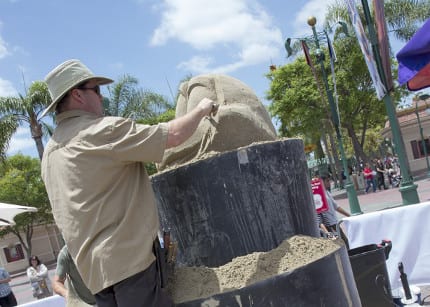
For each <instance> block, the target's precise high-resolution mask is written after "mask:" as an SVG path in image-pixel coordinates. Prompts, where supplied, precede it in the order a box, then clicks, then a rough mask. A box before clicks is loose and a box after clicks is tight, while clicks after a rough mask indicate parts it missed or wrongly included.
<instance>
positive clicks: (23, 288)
mask: <svg viewBox="0 0 430 307" xmlns="http://www.w3.org/2000/svg"><path fill="white" fill-rule="evenodd" d="M415 184H417V186H418V187H417V192H418V196H419V198H420V201H421V202H424V201H428V200H430V180H428V179H426V178H424V179H420V180H416V181H415ZM333 195H334V196H335V198H336V200H337V202H338V204H339V205H340V206H342V207H343V208H345V209H346V210H348V211H349V203H348V198H347V195H346V192H345V191H344V190H341V191H333ZM357 195H358V200H359V203H360V207H361V210H362V211H363V212H364V213H366V212H372V211H377V210H382V209H385V208H390V207H395V206H399V205H402V196H401V194H400V192H399V189H398V188H394V189H388V190H382V191H377V192H376V193H373V192H370V193H369V194H364V191H362V190H361V191H357ZM49 274H50V276H51V277H52V276H53V274H54V268H53V267H51V268H50V271H49ZM11 285H12V288H13V291H14V293H15V295H16V297H17V300H18V303H19V304H24V303H28V302H31V301H34V300H35V299H34V298H33V296H32V294H31V289H30V284H29V282H28V279H27V276H26V275H22V274H21V275H16V276H14V277H13V278H12V282H11ZM420 288H421V291H422V297H423V298H424V297H426V296H428V295H430V285H429V286H425V287H420ZM425 302H426V303H425V304H424V305H425V306H430V298H427V299H426V300H425Z"/></svg>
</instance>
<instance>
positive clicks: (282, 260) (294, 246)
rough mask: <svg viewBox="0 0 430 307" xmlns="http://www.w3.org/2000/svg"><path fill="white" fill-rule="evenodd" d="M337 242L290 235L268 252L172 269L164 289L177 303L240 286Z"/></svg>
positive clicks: (327, 251) (287, 268)
mask: <svg viewBox="0 0 430 307" xmlns="http://www.w3.org/2000/svg"><path fill="white" fill-rule="evenodd" d="M340 242H341V241H340V240H336V241H333V240H328V239H323V238H312V237H308V236H294V237H291V238H289V239H288V240H285V241H284V242H282V243H281V245H279V246H278V247H277V248H275V249H273V250H271V251H269V252H256V253H252V254H249V255H245V256H242V257H237V258H234V259H233V260H232V261H231V262H229V263H227V264H225V265H223V266H221V267H217V268H208V267H181V268H176V270H175V274H174V276H173V277H172V280H171V281H170V284H169V289H168V291H169V293H170V295H171V296H172V298H173V301H174V302H175V303H176V304H178V303H182V302H187V301H192V300H196V299H200V298H206V297H210V296H212V295H215V294H219V293H223V292H227V291H231V290H235V289H240V288H243V287H245V286H249V285H251V284H253V283H255V282H258V281H262V280H264V279H267V278H270V277H272V276H275V275H278V274H281V273H285V272H288V271H292V270H294V269H296V268H298V267H301V266H304V265H306V264H308V263H311V262H314V261H316V260H317V259H320V258H323V257H324V256H327V255H329V254H331V253H332V252H334V251H335V250H337V249H339V248H340V244H342V243H340ZM220 248H222V247H220Z"/></svg>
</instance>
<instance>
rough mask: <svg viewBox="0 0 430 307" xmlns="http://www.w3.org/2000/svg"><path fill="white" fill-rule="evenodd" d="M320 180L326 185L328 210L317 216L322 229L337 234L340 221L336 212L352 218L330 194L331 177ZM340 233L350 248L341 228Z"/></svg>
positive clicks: (326, 176)
mask: <svg viewBox="0 0 430 307" xmlns="http://www.w3.org/2000/svg"><path fill="white" fill-rule="evenodd" d="M320 178H321V180H322V181H323V183H324V187H325V191H326V193H325V195H326V199H327V205H328V210H327V211H324V212H321V213H318V214H317V219H318V223H319V225H320V228H321V229H327V230H328V231H329V232H332V233H337V231H338V227H337V223H338V219H337V215H336V212H339V213H341V214H343V215H345V216H350V214H349V213H348V212H347V211H345V210H344V209H343V208H342V207H340V206H339V205H338V204H337V203H336V202H335V201H334V198H333V195H331V193H330V190H331V185H330V177H329V176H328V175H321V176H320ZM339 232H340V234H339V235H340V237H341V238H342V239H343V240H344V242H345V244H346V245H347V246H348V239H347V237H346V235H345V234H344V232H343V231H342V229H341V228H340V227H339Z"/></svg>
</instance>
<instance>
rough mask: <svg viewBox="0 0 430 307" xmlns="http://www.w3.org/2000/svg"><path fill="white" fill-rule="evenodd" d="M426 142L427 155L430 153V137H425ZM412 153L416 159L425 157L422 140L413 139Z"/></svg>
mask: <svg viewBox="0 0 430 307" xmlns="http://www.w3.org/2000/svg"><path fill="white" fill-rule="evenodd" d="M424 143H425V146H426V150H427V155H430V142H429V139H428V138H426V139H424ZM411 147H412V154H413V155H414V159H420V158H425V156H426V155H425V153H424V147H423V142H422V141H421V140H417V141H411Z"/></svg>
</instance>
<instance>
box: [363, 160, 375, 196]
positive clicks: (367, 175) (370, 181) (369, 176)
mask: <svg viewBox="0 0 430 307" xmlns="http://www.w3.org/2000/svg"><path fill="white" fill-rule="evenodd" d="M363 175H364V179H365V180H366V193H367V192H368V191H369V188H370V186H371V185H372V188H373V192H376V184H375V180H374V178H373V170H372V169H371V168H370V165H369V163H366V164H365V166H364V169H363Z"/></svg>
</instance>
